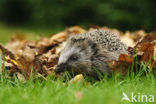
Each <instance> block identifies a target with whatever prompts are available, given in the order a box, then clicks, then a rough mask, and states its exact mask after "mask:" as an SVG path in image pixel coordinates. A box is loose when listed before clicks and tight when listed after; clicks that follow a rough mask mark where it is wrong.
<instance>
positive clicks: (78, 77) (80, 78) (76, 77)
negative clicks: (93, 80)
mask: <svg viewBox="0 0 156 104" xmlns="http://www.w3.org/2000/svg"><path fill="white" fill-rule="evenodd" d="M78 82H84V78H83V75H82V74H79V75H76V76H75V77H74V78H73V79H71V80H70V81H69V83H70V84H73V83H78Z"/></svg>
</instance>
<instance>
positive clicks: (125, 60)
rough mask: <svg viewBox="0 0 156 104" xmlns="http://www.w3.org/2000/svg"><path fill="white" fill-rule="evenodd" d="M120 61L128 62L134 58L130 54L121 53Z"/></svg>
mask: <svg viewBox="0 0 156 104" xmlns="http://www.w3.org/2000/svg"><path fill="white" fill-rule="evenodd" d="M118 61H121V62H126V63H132V61H133V60H132V58H131V57H130V56H128V55H127V54H121V55H120V56H119V59H118Z"/></svg>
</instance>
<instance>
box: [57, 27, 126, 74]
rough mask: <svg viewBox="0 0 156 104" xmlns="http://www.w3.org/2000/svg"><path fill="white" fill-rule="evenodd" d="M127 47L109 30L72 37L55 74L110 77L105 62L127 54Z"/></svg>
mask: <svg viewBox="0 0 156 104" xmlns="http://www.w3.org/2000/svg"><path fill="white" fill-rule="evenodd" d="M127 48H128V47H127V46H126V45H125V44H124V43H123V42H121V40H120V39H119V37H118V36H117V35H116V34H114V33H112V32H110V31H109V30H104V31H103V30H97V29H95V30H92V31H90V32H88V33H83V34H80V35H72V36H70V37H69V38H68V39H67V42H66V45H65V47H64V49H63V50H62V52H61V53H60V57H59V60H58V64H57V67H56V68H55V73H56V74H60V73H62V72H64V71H65V70H66V71H68V72H69V73H70V74H73V73H74V75H77V74H83V75H87V76H91V77H98V76H99V74H101V75H111V74H112V71H111V69H110V68H109V66H108V64H107V62H109V61H112V60H118V57H119V55H120V54H128V51H127Z"/></svg>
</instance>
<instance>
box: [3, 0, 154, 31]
mask: <svg viewBox="0 0 156 104" xmlns="http://www.w3.org/2000/svg"><path fill="white" fill-rule="evenodd" d="M155 5H156V0H0V23H1V24H7V25H8V26H17V27H18V26H19V27H35V28H56V27H58V28H64V27H67V26H73V25H80V26H84V27H89V25H90V24H96V25H100V26H108V27H110V28H117V29H120V30H123V31H125V30H131V31H134V30H138V29H144V30H146V31H153V30H154V29H155V28H156V23H155V19H156V6H155Z"/></svg>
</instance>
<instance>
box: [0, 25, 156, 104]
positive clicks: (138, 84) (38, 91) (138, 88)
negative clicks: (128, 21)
mask: <svg viewBox="0 0 156 104" xmlns="http://www.w3.org/2000/svg"><path fill="white" fill-rule="evenodd" d="M58 30H59V29H58ZM50 31H52V32H56V30H55V31H54V30H43V33H44V34H49V33H50ZM15 32H18V33H20V34H21V33H22V34H24V35H26V36H27V37H28V38H30V39H36V37H37V35H35V34H39V33H40V32H42V31H41V30H37V29H34V30H33V29H31V30H29V31H28V29H20V28H19V29H18V28H7V27H5V26H0V42H1V43H3V44H5V43H6V42H7V40H8V39H9V38H10V37H11V36H12V34H14V33H15ZM30 33H31V34H34V35H30ZM27 34H29V35H27ZM47 36H48V35H47ZM146 69H147V67H146V65H143V66H142V67H141V70H142V71H145V72H146ZM0 70H2V69H0ZM142 71H141V72H139V73H138V74H136V75H134V74H131V75H127V76H124V77H123V76H120V75H118V74H114V75H113V76H112V77H111V78H106V77H104V78H102V80H98V81H91V82H90V84H89V85H86V84H84V83H81V82H78V83H76V84H64V82H62V81H61V80H54V79H53V78H52V77H51V76H49V77H48V78H47V80H42V79H39V78H34V77H33V78H30V79H29V80H28V81H27V82H26V83H23V82H20V81H19V80H17V79H16V78H15V77H14V79H8V78H5V77H4V74H0V104H128V103H130V102H129V101H122V98H123V93H125V94H126V95H127V96H128V97H129V99H130V100H131V102H133V103H137V104H138V103H139V104H145V103H146V101H147V104H155V103H156V98H154V99H152V98H151V96H153V97H156V78H155V76H154V75H153V74H151V73H147V74H143V73H142ZM85 81H86V82H87V79H85ZM132 94H133V96H132ZM133 98H134V99H133ZM153 100H154V102H153ZM142 101H143V102H142ZM150 101H151V103H150Z"/></svg>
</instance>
